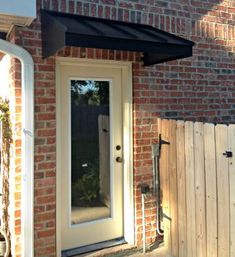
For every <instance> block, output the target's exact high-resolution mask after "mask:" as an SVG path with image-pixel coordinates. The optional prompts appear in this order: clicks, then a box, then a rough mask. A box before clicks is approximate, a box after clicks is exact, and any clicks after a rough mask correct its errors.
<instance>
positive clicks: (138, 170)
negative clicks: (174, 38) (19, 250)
mask: <svg viewBox="0 0 235 257" xmlns="http://www.w3.org/2000/svg"><path fill="white" fill-rule="evenodd" d="M40 8H45V9H50V10H55V11H57V10H58V11H63V12H71V13H78V14H84V15H91V16H98V17H105V18H110V19H119V20H126V21H132V22H138V23H146V24H151V25H153V26H155V27H157V28H160V29H163V30H166V31H168V32H172V33H174V34H176V35H179V36H182V37H185V38H187V39H190V40H193V41H194V42H195V43H196V46H195V47H194V55H193V57H192V58H187V59H183V60H179V61H173V62H170V63H167V64H163V65H155V66H152V67H146V68H144V67H143V65H142V63H141V62H140V61H139V60H140V54H139V53H131V52H120V51H109V50H95V49H85V48H81V49H80V48H73V47H72V48H69V47H66V48H64V49H63V50H61V51H60V52H59V53H58V55H59V56H69V57H70V56H72V57H82V58H95V59H111V60H131V61H133V104H134V113H133V117H134V119H133V126H134V186H135V190H134V197H135V210H136V217H137V218H136V232H137V233H136V239H137V243H140V242H141V226H140V224H141V205H140V192H139V190H138V189H137V185H138V183H139V182H140V181H141V180H144V181H147V182H149V183H150V182H151V169H152V163H151V144H152V143H153V142H154V141H155V140H156V136H157V118H158V117H167V118H177V119H188V120H199V121H211V122H226V123H227V122H234V121H235V110H234V108H235V63H234V52H235V31H234V30H235V26H234V25H235V2H234V1H232V0H224V1H222V0H208V1H202V0H178V1H176V0H166V1H164V0H130V1H125V0H91V1H88V0H87V1H85V0H84V1H75V0H67V1H66V0H60V1H59V0H44V1H43V0H42V1H38V9H40ZM12 36H13V37H14V38H15V39H16V43H17V44H19V45H21V46H23V47H24V48H26V49H27V50H28V51H29V52H31V54H32V56H33V59H34V61H35V256H46V257H50V256H55V251H56V236H55V231H56V223H55V208H56V206H55V200H56V195H55V190H56V188H55V184H56V178H55V175H56V173H55V165H56V148H55V143H56V125H55V110H56V105H55V57H50V58H48V59H46V60H42V58H41V31H40V20H39V18H38V19H37V20H36V21H35V22H34V23H33V24H32V25H31V27H30V28H29V29H25V28H16V29H15V30H14V31H12ZM16 68H17V69H18V67H16ZM146 216H147V217H146V221H147V240H148V242H150V241H152V240H154V238H155V232H154V227H155V224H154V223H155V207H154V204H153V201H152V199H149V200H148V202H147V209H146Z"/></svg>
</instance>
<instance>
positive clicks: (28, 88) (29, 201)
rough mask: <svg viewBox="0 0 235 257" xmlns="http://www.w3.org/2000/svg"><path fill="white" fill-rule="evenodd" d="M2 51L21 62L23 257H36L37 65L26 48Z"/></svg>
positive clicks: (1, 47)
mask: <svg viewBox="0 0 235 257" xmlns="http://www.w3.org/2000/svg"><path fill="white" fill-rule="evenodd" d="M0 51H1V52H3V53H5V54H9V55H10V56H12V57H15V58H17V59H19V60H20V62H21V67H22V75H21V80H22V128H23V132H22V190H21V206H22V207H21V208H22V211H21V219H22V220H21V234H22V243H21V249H22V255H21V256H22V257H33V256H34V230H33V225H34V213H33V206H34V176H33V175H34V135H33V131H34V63H33V59H32V57H31V55H30V54H29V53H28V52H27V51H26V50H25V49H23V48H21V47H19V46H17V45H14V44H12V43H10V42H7V41H5V40H2V39H0Z"/></svg>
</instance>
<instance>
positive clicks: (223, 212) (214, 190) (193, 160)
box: [159, 120, 235, 257]
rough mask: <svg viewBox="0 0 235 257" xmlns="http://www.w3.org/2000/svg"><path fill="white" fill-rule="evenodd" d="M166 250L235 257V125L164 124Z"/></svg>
mask: <svg viewBox="0 0 235 257" xmlns="http://www.w3.org/2000/svg"><path fill="white" fill-rule="evenodd" d="M159 133H160V134H161V138H162V139H163V140H164V141H167V142H169V145H168V144H163V145H162V146H161V155H160V164H159V170H160V187H161V191H162V207H163V213H164V215H163V225H164V233H165V234H164V245H165V246H164V247H165V248H166V249H168V253H169V254H170V256H175V257H235V125H229V126H227V125H214V124H204V123H200V122H195V123H193V122H183V121H174V120H159Z"/></svg>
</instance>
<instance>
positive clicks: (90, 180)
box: [72, 167, 99, 205]
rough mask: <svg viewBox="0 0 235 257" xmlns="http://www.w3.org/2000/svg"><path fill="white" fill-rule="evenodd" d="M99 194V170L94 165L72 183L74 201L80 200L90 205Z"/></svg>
mask: <svg viewBox="0 0 235 257" xmlns="http://www.w3.org/2000/svg"><path fill="white" fill-rule="evenodd" d="M98 194H99V176H98V172H97V171H96V170H95V169H93V168H92V167H91V168H90V169H89V170H88V171H87V172H86V173H85V174H83V176H82V177H81V178H79V179H77V181H75V182H74V183H73V184H72V196H73V197H72V201H73V203H75V202H77V201H78V200H80V202H83V203H84V205H89V204H90V203H91V201H92V200H94V199H97V197H98Z"/></svg>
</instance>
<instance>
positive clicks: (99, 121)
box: [71, 80, 111, 224]
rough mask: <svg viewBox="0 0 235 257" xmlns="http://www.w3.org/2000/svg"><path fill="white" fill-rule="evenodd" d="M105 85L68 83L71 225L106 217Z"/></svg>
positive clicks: (107, 128)
mask: <svg viewBox="0 0 235 257" xmlns="http://www.w3.org/2000/svg"><path fill="white" fill-rule="evenodd" d="M109 132H110V126H109V82H108V81H92V80H71V137H72V138H71V147H72V160H71V161H72V162H71V163H72V165H71V169H72V170H71V172H72V174H71V180H72V181H71V185H72V187H71V223H72V224H78V223H83V222H87V221H92V220H97V219H101V218H106V217H110V213H111V212H110V133H109Z"/></svg>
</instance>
